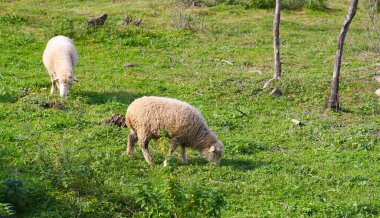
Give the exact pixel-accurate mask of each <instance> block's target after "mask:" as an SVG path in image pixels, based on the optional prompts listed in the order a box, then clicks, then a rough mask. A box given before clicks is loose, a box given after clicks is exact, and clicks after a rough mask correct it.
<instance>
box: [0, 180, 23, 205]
mask: <svg viewBox="0 0 380 218" xmlns="http://www.w3.org/2000/svg"><path fill="white" fill-rule="evenodd" d="M26 196H27V191H26V188H25V186H24V181H23V180H20V179H15V178H7V179H5V180H4V181H3V182H2V183H1V186H0V201H2V202H6V203H8V204H11V205H14V206H15V208H16V210H19V209H22V208H23V207H24V206H25V204H26ZM8 206H9V205H8ZM9 209H10V208H9Z"/></svg>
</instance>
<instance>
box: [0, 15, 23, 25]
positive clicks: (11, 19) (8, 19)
mask: <svg viewBox="0 0 380 218" xmlns="http://www.w3.org/2000/svg"><path fill="white" fill-rule="evenodd" d="M26 21H27V19H26V18H25V17H22V16H19V15H14V14H6V15H2V16H0V22H1V23H2V24H5V25H15V24H24V23H26Z"/></svg>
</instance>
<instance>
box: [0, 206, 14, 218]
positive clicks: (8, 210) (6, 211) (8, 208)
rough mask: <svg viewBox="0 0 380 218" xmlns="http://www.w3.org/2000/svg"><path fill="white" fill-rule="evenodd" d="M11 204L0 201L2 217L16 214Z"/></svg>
mask: <svg viewBox="0 0 380 218" xmlns="http://www.w3.org/2000/svg"><path fill="white" fill-rule="evenodd" d="M11 208H12V206H11V205H10V204H5V203H0V217H4V216H11V215H14V212H13V211H12V209H11Z"/></svg>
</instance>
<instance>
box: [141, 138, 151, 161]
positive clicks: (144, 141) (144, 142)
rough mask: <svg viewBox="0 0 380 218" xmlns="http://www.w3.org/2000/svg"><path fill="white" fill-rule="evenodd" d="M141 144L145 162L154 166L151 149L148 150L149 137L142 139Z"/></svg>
mask: <svg viewBox="0 0 380 218" xmlns="http://www.w3.org/2000/svg"><path fill="white" fill-rule="evenodd" d="M139 144H140V147H141V150H142V152H143V155H144V158H145V161H146V162H147V163H148V164H149V165H151V164H152V157H151V156H150V154H149V148H148V145H149V139H148V138H147V137H142V138H141V140H139Z"/></svg>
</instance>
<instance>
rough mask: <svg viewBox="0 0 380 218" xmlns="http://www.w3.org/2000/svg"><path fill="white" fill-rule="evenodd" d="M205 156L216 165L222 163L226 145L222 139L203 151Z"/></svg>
mask: <svg viewBox="0 0 380 218" xmlns="http://www.w3.org/2000/svg"><path fill="white" fill-rule="evenodd" d="M202 153H203V156H204V157H205V158H206V159H207V160H208V161H210V162H212V163H213V164H215V165H216V166H219V165H220V160H221V159H222V156H223V154H224V146H223V143H222V142H221V141H216V142H214V143H212V144H211V145H210V147H209V148H208V149H207V150H206V151H204V152H202Z"/></svg>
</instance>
